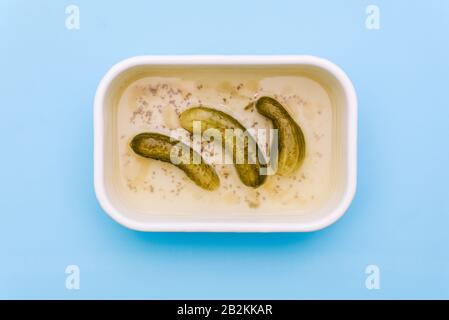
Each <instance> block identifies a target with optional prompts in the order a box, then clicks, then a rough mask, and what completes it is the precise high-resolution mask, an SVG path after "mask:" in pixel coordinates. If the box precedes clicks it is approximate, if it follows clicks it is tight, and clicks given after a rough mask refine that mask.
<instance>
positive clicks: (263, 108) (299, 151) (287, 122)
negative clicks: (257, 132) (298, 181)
mask: <svg viewBox="0 0 449 320" xmlns="http://www.w3.org/2000/svg"><path fill="white" fill-rule="evenodd" d="M256 109H257V111H258V112H259V113H260V114H261V115H263V116H265V117H267V118H268V119H270V120H271V121H272V123H273V127H274V128H275V129H278V137H279V141H278V168H277V174H279V175H281V176H288V175H291V174H293V173H294V172H295V171H296V170H297V169H298V168H299V167H300V166H301V164H302V162H303V161H304V158H305V155H306V141H305V138H304V134H303V132H302V130H301V128H300V127H299V125H298V124H297V123H296V122H295V120H293V118H292V117H291V116H290V115H289V114H288V112H287V110H285V108H284V107H283V106H282V105H281V104H280V103H279V102H278V101H276V100H275V99H273V98H270V97H261V98H259V99H258V100H257V102H256Z"/></svg>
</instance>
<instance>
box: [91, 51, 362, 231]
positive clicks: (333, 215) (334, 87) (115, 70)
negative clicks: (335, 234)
mask: <svg viewBox="0 0 449 320" xmlns="http://www.w3.org/2000/svg"><path fill="white" fill-rule="evenodd" d="M161 66H171V67H178V66H179V67H183V68H185V67H188V68H198V67H201V68H203V69H204V68H207V67H214V66H215V67H216V66H230V67H236V66H237V67H241V68H245V67H257V68H264V67H268V66H269V67H270V68H271V69H273V68H276V67H279V68H284V69H285V68H288V67H290V66H291V67H292V68H300V69H301V70H303V71H304V73H305V74H307V75H308V76H310V77H311V78H313V79H316V80H318V81H319V82H320V83H321V84H322V85H323V86H324V87H325V88H326V89H327V92H328V95H329V96H330V99H331V101H332V105H333V108H334V110H335V119H334V124H335V125H334V129H333V134H334V135H335V137H336V138H335V139H334V141H335V143H336V144H338V145H337V146H335V148H334V149H333V150H334V154H333V157H334V161H335V163H336V164H335V166H334V170H333V171H334V175H335V181H334V184H335V188H334V191H333V192H332V194H331V196H330V197H329V198H328V200H327V202H326V203H325V205H323V206H322V207H320V208H319V209H318V210H316V211H315V212H312V213H309V214H297V215H295V214H289V215H281V214H276V213H273V214H271V215H260V216H257V215H255V216H253V217H252V218H251V219H248V217H247V216H244V215H242V216H239V214H232V215H229V216H227V215H221V216H220V215H218V216H217V215H209V216H208V215H207V213H204V212H198V214H197V215H195V214H190V215H177V214H176V212H173V214H165V215H162V216H161V215H157V214H147V215H138V214H135V212H133V209H132V207H131V206H129V205H127V204H126V202H124V201H122V200H121V197H120V192H119V191H117V188H116V187H115V185H114V179H113V177H114V172H113V170H115V165H116V164H114V163H113V162H114V161H113V159H114V157H113V155H112V152H114V150H115V148H116V147H115V146H114V145H113V144H114V140H113V139H112V138H111V135H112V134H111V130H112V129H111V128H112V122H113V121H114V115H113V112H112V111H111V110H112V105H113V104H114V103H116V101H114V99H116V97H114V96H113V93H114V92H115V91H117V88H118V87H120V85H121V84H123V83H124V80H125V79H130V78H133V77H136V76H137V77H138V74H139V72H141V70H142V69H143V68H151V67H161ZM356 148H357V98H356V94H355V90H354V87H353V85H352V83H351V81H350V80H349V78H348V77H347V76H346V74H345V73H344V72H343V71H342V70H341V69H340V68H339V67H337V66H336V65H334V64H333V63H331V62H329V61H327V60H324V59H320V58H317V57H313V56H141V57H134V58H130V59H126V60H124V61H121V62H119V63H118V64H116V65H115V66H113V67H112V68H111V69H110V70H109V71H108V72H107V74H106V75H105V76H104V77H103V79H102V80H101V82H100V84H99V86H98V89H97V92H96V96H95V102H94V185H95V192H96V196H97V199H98V201H99V202H100V204H101V206H102V208H103V209H104V211H106V212H107V213H108V214H109V215H110V216H111V217H112V218H113V219H114V220H116V221H117V222H118V223H120V224H122V225H124V226H126V227H128V228H130V229H134V230H140V231H189V232H196V231H202V232H306V231H314V230H319V229H322V228H324V227H327V226H329V225H331V224H332V223H334V222H335V221H337V220H338V219H339V218H340V217H341V216H342V215H343V214H344V212H345V211H346V210H347V208H348V207H349V205H350V203H351V201H352V199H353V197H354V194H355V190H356V172H357V162H356V160H357V150H356ZM153 210H154V213H157V211H158V208H157V207H154V209H153Z"/></svg>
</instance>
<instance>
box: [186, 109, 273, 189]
mask: <svg viewBox="0 0 449 320" xmlns="http://www.w3.org/2000/svg"><path fill="white" fill-rule="evenodd" d="M179 119H180V124H181V126H182V127H183V128H184V129H186V130H187V131H189V132H191V133H192V132H193V123H194V121H199V122H200V123H201V130H202V131H205V130H208V129H217V130H219V131H220V133H221V137H222V139H224V141H225V142H226V143H229V141H228V140H229V139H227V138H226V136H225V133H226V132H225V130H226V129H232V130H233V131H234V132H237V131H240V132H243V133H244V134H245V137H244V140H243V141H244V145H243V148H237V146H236V139H237V138H235V137H234V138H233V139H232V145H231V146H230V148H232V150H233V152H232V158H233V162H234V166H235V169H236V171H237V174H238V176H239V178H240V180H241V181H242V183H243V184H244V185H246V186H248V187H253V188H257V187H259V186H261V185H262V184H263V183H264V182H265V180H266V178H267V176H266V175H265V174H263V172H262V170H260V169H261V168H262V167H263V166H264V164H261V162H260V161H259V158H258V154H257V153H258V146H257V143H256V142H255V140H254V138H253V137H252V136H251V135H250V134H248V132H247V130H246V129H245V127H244V126H243V125H242V124H241V123H240V122H238V121H237V120H236V119H234V118H233V117H232V116H230V115H228V114H227V113H225V112H222V111H219V110H216V109H213V108H208V107H193V108H190V109H188V110H186V111H184V112H182V113H181V114H180V116H179ZM236 129H237V130H236ZM249 145H252V146H255V150H253V151H254V152H251V151H250V150H249V149H250V148H249V147H248V146H249ZM253 149H254V148H253ZM250 152H251V153H252V154H250ZM251 156H252V157H253V159H254V161H251V162H253V163H250V161H248V159H249V157H251ZM237 159H243V161H236V160H237ZM237 162H238V163H237ZM263 163H265V162H264V161H263Z"/></svg>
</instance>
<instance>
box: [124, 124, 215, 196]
mask: <svg viewBox="0 0 449 320" xmlns="http://www.w3.org/2000/svg"><path fill="white" fill-rule="evenodd" d="M129 146H130V147H131V149H132V150H133V151H134V152H135V153H136V154H138V155H139V156H142V157H145V158H150V159H154V160H160V161H163V162H168V163H171V164H173V165H175V166H176V167H178V168H179V169H181V170H182V171H184V173H185V174H186V175H187V176H188V177H189V178H190V179H191V180H192V181H193V182H194V183H195V184H196V185H198V186H199V187H201V188H203V189H205V190H209V191H213V190H216V189H218V187H219V186H220V179H219V177H218V175H217V173H216V171H215V169H214V167H213V166H212V165H210V164H207V163H206V162H204V160H203V159H202V158H201V156H200V155H199V154H198V153H197V152H196V151H194V150H193V149H192V148H190V147H189V146H187V145H185V144H183V143H182V142H180V141H177V140H174V139H171V138H170V137H168V136H166V135H163V134H159V133H151V132H145V133H140V134H138V135H136V136H135V137H134V138H133V139H132V140H131V142H130V143H129ZM175 146H177V147H179V148H182V150H183V152H184V154H187V157H188V159H185V160H186V161H183V158H182V159H181V158H177V159H179V161H176V162H175V163H174V162H173V161H172V158H171V156H170V154H171V152H172V151H173V150H172V148H173V147H175ZM175 151H176V150H175ZM187 157H186V158H187ZM194 157H199V158H197V159H200V160H201V161H196V162H199V163H196V162H195V161H193V160H194Z"/></svg>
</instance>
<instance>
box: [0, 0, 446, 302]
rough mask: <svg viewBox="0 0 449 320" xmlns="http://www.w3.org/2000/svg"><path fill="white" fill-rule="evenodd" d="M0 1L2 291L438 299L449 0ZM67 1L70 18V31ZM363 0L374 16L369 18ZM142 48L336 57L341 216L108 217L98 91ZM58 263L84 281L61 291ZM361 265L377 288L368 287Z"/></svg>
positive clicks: (18, 294)
mask: <svg viewBox="0 0 449 320" xmlns="http://www.w3.org/2000/svg"><path fill="white" fill-rule="evenodd" d="M0 3H1V4H0V27H1V28H0V38H1V50H0V58H1V59H0V98H1V99H0V101H1V106H0V110H1V111H0V139H1V157H0V168H1V170H0V172H1V180H0V214H1V221H0V254H1V255H0V298H67V299H78V298H286V299H290V298H368V299H379V298H449V249H448V244H449V187H448V181H449V169H448V167H449V143H448V136H449V103H448V99H449V97H448V94H449V43H448V41H447V40H448V35H449V1H445V0H440V1H413V2H412V1H406V0H401V1H386V0H385V1H381V0H369V1H363V0H360V1H355V0H353V1H331V0H329V1H324V0H321V1H310V0H308V1H282V0H276V1H261V0H258V1H238V0H226V1H210V0H205V1H194V0H192V1H131V0H127V1H120V2H119V1H114V2H112V1H88V0H83V1H81V0H78V1H75V0H74V1H71V2H69V1H55V0H46V1H44V0H39V1H25V0H20V1H19V0H6V1H5V0H1V1H0ZM72 3H73V4H76V5H78V6H79V8H80V11H81V29H80V30H78V31H69V30H67V29H66V27H65V19H66V14H65V8H66V6H67V5H69V4H72ZM112 3H114V4H112ZM369 4H376V5H378V6H379V7H380V13H381V29H380V30H377V31H376V30H368V29H366V28H365V19H366V13H365V9H366V6H367V5H369ZM144 54H312V55H317V56H321V57H324V58H328V59H330V60H332V61H333V62H335V63H337V64H338V65H340V66H341V67H342V68H343V69H344V70H345V71H346V72H347V73H348V75H349V76H350V78H351V79H352V81H353V82H354V85H355V87H356V89H357V92H358V97H359V141H358V146H359V153H358V156H359V160H358V163H359V171H358V189H357V194H356V197H355V199H354V202H353V204H352V205H351V207H350V209H349V211H348V212H347V213H346V215H345V216H344V217H343V218H342V219H341V220H340V221H338V222H337V223H336V224H334V225H333V226H331V227H329V228H327V229H325V230H322V231H319V232H314V233H308V234H221V233H220V234H208V233H206V234H195V233H191V234H181V233H174V234H169V233H146V234H145V233H139V232H135V231H130V230H127V229H125V228H124V227H122V226H120V225H118V224H117V223H115V222H114V221H112V219H110V218H109V217H108V216H107V215H106V214H105V213H104V212H103V211H102V209H101V208H100V206H99V204H98V202H97V200H96V198H95V194H94V190H93V145H92V144H93V137H92V135H93V124H92V104H93V97H94V93H95V90H96V86H97V84H98V82H99V80H100V79H101V77H102V76H103V75H104V73H105V72H106V71H107V70H108V69H109V68H110V67H111V66H112V65H113V64H114V63H116V62H118V61H120V60H122V59H124V58H127V57H130V56H135V55H144ZM70 264H76V265H78V266H79V267H80V269H81V289H80V290H67V289H66V288H65V279H66V276H67V275H66V274H65V268H66V266H67V265H70ZM370 264H375V265H378V266H379V268H380V271H381V289H380V290H367V289H366V287H365V279H366V274H365V267H366V266H367V265H370Z"/></svg>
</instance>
